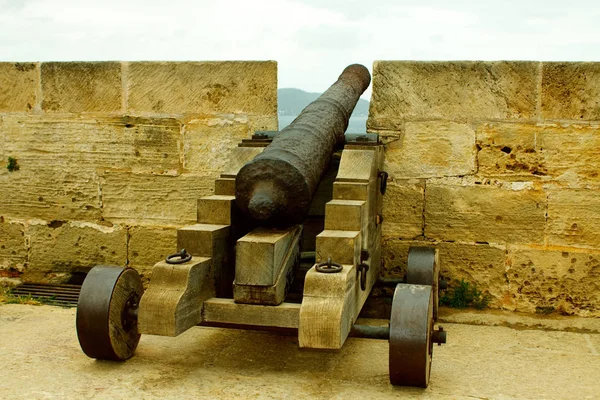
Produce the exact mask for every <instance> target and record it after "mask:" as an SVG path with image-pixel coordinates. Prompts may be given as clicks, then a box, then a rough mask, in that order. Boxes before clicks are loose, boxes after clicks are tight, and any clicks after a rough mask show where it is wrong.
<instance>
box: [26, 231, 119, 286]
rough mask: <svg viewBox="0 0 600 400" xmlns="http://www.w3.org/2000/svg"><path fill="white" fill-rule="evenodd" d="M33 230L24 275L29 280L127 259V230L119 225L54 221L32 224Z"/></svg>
mask: <svg viewBox="0 0 600 400" xmlns="http://www.w3.org/2000/svg"><path fill="white" fill-rule="evenodd" d="M29 233H30V238H31V239H30V240H31V248H30V258H29V267H28V268H27V270H26V272H25V274H24V275H23V278H24V280H27V281H44V280H48V279H51V278H52V274H55V273H69V272H72V271H77V270H79V269H85V268H90V267H93V266H95V265H97V264H108V265H120V266H124V265H125V264H126V261H127V230H126V229H125V228H122V227H119V226H112V227H106V226H101V225H93V224H78V223H69V222H63V221H53V222H51V223H49V224H48V225H32V226H30V227H29ZM64 276H65V277H66V279H68V275H64Z"/></svg>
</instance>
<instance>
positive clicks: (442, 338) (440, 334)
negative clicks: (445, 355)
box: [431, 326, 447, 346]
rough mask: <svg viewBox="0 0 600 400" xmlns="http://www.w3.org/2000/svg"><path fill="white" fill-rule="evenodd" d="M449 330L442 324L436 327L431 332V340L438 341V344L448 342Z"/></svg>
mask: <svg viewBox="0 0 600 400" xmlns="http://www.w3.org/2000/svg"><path fill="white" fill-rule="evenodd" d="M446 339H447V332H446V331H445V330H444V327H442V326H440V327H439V329H436V330H434V331H433V333H432V334H431V341H432V342H433V343H437V344H438V346H441V345H442V344H445V343H446Z"/></svg>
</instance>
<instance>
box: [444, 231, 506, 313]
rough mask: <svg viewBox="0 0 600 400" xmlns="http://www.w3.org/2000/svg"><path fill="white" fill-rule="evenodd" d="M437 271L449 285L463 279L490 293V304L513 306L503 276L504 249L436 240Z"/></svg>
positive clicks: (504, 265)
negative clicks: (438, 263)
mask: <svg viewBox="0 0 600 400" xmlns="http://www.w3.org/2000/svg"><path fill="white" fill-rule="evenodd" d="M437 248H438V249H439V252H440V255H439V257H440V275H441V276H442V277H444V278H445V279H447V280H448V281H449V282H448V283H449V285H450V286H456V285H457V283H458V282H459V281H460V280H461V279H464V280H465V281H466V282H468V283H469V284H470V285H474V286H475V287H476V288H477V289H478V290H480V291H482V292H483V293H487V294H489V295H490V296H492V301H491V303H490V307H494V308H497V307H500V308H501V307H507V308H510V309H512V308H514V306H513V301H512V299H511V297H510V294H509V293H508V282H507V279H506V250H505V249H504V248H498V247H492V246H488V245H483V244H477V245H470V244H459V243H440V244H438V245H437Z"/></svg>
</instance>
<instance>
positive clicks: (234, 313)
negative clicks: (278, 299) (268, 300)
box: [202, 298, 300, 329]
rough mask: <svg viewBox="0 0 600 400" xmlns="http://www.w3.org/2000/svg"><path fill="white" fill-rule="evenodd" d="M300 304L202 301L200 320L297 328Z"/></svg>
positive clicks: (223, 300) (225, 300)
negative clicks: (265, 304) (272, 304)
mask: <svg viewBox="0 0 600 400" xmlns="http://www.w3.org/2000/svg"><path fill="white" fill-rule="evenodd" d="M299 313H300V304H295V303H282V304H280V305H278V306H263V305H256V304H238V303H235V302H234V301H233V300H231V299H217V298H213V299H208V300H206V301H204V306H203V309H202V321H203V322H209V323H219V324H232V325H248V326H258V327H277V328H293V329H294V328H298V315H299Z"/></svg>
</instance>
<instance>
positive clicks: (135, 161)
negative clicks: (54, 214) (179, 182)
mask: <svg viewBox="0 0 600 400" xmlns="http://www.w3.org/2000/svg"><path fill="white" fill-rule="evenodd" d="M1 126H2V131H3V135H4V142H5V143H4V152H5V154H7V155H13V156H14V157H15V158H18V160H19V165H20V166H21V170H22V171H25V170H35V171H38V172H42V171H44V170H47V169H51V170H57V171H58V170H65V171H90V172H95V171H104V170H117V171H132V172H147V173H170V174H176V173H177V172H178V170H179V168H180V165H179V162H180V160H179V158H180V157H179V140H180V131H181V125H180V123H179V122H178V121H177V120H174V119H169V118H164V119H159V118H156V119H150V118H135V117H128V116H125V117H113V118H83V119H82V118H78V119H73V118H65V117H48V116H26V117H22V116H14V117H10V118H9V117H5V118H3V121H2V125H1Z"/></svg>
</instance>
